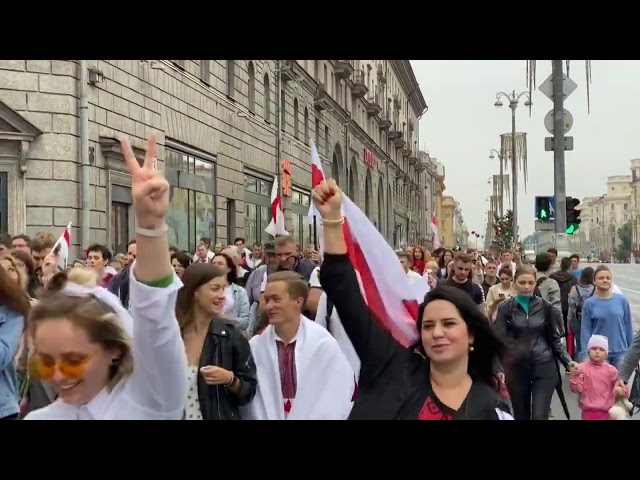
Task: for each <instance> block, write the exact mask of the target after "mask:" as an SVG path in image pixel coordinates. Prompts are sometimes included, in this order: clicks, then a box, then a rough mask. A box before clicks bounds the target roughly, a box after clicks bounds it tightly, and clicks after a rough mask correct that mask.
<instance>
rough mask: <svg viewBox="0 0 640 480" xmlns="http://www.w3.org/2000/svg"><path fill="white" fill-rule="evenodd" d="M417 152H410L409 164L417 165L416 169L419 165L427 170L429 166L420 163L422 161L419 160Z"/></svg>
mask: <svg viewBox="0 0 640 480" xmlns="http://www.w3.org/2000/svg"><path fill="white" fill-rule="evenodd" d="M416 155H417V154H416V153H414V152H409V165H413V166H415V167H416V170H417V169H418V167H421V168H422V170H426V169H427V166H426V165H422V164H419V163H420V161H419V160H418V157H417V156H416Z"/></svg>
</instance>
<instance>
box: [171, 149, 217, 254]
mask: <svg viewBox="0 0 640 480" xmlns="http://www.w3.org/2000/svg"><path fill="white" fill-rule="evenodd" d="M178 148H180V147H179V146H177V145H176V146H174V144H173V142H171V141H170V140H169V141H167V147H166V160H165V177H166V179H167V181H168V182H169V185H170V188H171V197H170V198H171V200H170V203H169V212H168V213H167V225H168V227H169V232H168V239H169V243H170V244H171V245H175V246H177V247H179V248H181V249H183V250H187V251H189V252H195V249H196V246H197V244H198V241H199V240H200V238H202V237H209V238H215V214H216V209H215V196H214V193H215V181H216V179H215V163H214V160H215V158H214V157H209V159H205V158H204V156H205V155H206V154H202V156H198V155H197V154H195V153H192V152H188V150H191V148H189V147H184V148H185V151H181V150H178Z"/></svg>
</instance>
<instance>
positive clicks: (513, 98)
mask: <svg viewBox="0 0 640 480" xmlns="http://www.w3.org/2000/svg"><path fill="white" fill-rule="evenodd" d="M501 97H504V98H505V99H507V100H508V101H509V108H510V109H511V137H512V138H511V176H512V178H511V185H512V187H511V189H512V195H513V207H512V208H513V210H512V212H513V225H512V226H513V247H515V245H516V244H517V243H518V167H517V165H516V108H518V104H519V102H520V98H522V97H526V101H525V102H524V105H525V107H529V106H531V97H530V96H529V92H526V91H525V92H521V93H520V94H516V91H515V90H514V91H513V92H512V93H511V95H508V94H506V93H504V92H499V93H498V94H496V102H495V103H494V105H495V106H496V107H502V106H503V103H502V101H501V100H500V98H501Z"/></svg>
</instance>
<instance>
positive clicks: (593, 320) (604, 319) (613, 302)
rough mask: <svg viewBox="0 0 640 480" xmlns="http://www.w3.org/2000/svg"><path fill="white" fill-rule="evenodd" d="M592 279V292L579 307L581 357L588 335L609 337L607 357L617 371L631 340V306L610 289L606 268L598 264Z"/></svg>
mask: <svg viewBox="0 0 640 480" xmlns="http://www.w3.org/2000/svg"><path fill="white" fill-rule="evenodd" d="M593 278H594V280H593V281H594V284H595V286H596V289H595V292H594V294H593V295H592V296H591V297H589V298H587V299H586V300H585V302H584V306H583V307H582V326H581V328H580V345H581V346H582V347H583V348H581V358H582V359H585V358H586V357H587V352H585V351H584V347H586V345H587V344H588V342H589V338H591V336H592V335H602V336H604V337H607V339H608V340H609V356H608V358H607V360H608V361H609V363H610V364H611V365H613V366H614V367H616V368H617V369H618V370H620V367H621V364H622V360H623V358H624V355H625V353H626V352H627V349H628V348H629V346H630V345H631V344H632V343H633V327H632V324H631V307H630V305H629V301H628V300H627V299H626V298H625V297H624V296H622V295H619V294H617V293H613V292H612V291H611V286H612V281H613V279H612V275H611V271H610V270H609V267H607V266H606V265H600V266H599V267H598V268H596V271H595V273H594V276H593Z"/></svg>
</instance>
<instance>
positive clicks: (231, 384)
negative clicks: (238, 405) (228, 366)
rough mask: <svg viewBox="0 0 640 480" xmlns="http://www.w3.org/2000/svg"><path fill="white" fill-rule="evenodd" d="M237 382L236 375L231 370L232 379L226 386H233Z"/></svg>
mask: <svg viewBox="0 0 640 480" xmlns="http://www.w3.org/2000/svg"><path fill="white" fill-rule="evenodd" d="M234 383H236V375H235V374H234V373H233V372H231V381H230V382H229V383H227V384H226V385H225V387H226V388H229V387H232V386H233V384H234Z"/></svg>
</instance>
